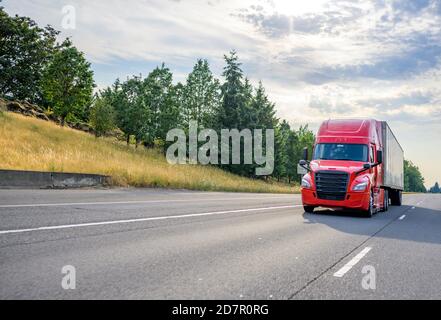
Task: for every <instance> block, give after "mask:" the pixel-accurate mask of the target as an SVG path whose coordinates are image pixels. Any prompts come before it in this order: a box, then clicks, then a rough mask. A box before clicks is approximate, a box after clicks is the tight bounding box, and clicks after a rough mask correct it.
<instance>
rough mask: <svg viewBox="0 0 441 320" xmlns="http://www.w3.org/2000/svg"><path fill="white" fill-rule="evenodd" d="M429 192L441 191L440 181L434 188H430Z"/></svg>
mask: <svg viewBox="0 0 441 320" xmlns="http://www.w3.org/2000/svg"><path fill="white" fill-rule="evenodd" d="M429 192H430V193H441V189H440V187H439V183H438V182H436V183H435V185H434V186H433V187H432V188H430V190H429Z"/></svg>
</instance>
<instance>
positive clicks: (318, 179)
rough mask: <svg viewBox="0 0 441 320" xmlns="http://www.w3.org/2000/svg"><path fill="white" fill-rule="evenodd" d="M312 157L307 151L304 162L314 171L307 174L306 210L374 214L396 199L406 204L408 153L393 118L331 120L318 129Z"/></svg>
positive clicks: (304, 197) (303, 183)
mask: <svg viewBox="0 0 441 320" xmlns="http://www.w3.org/2000/svg"><path fill="white" fill-rule="evenodd" d="M391 145H392V146H391ZM397 146H398V148H397ZM393 153H396V154H393ZM308 158H309V155H308V152H307V150H306V151H305V154H304V160H302V161H300V165H301V166H302V167H304V168H305V169H307V171H308V173H307V174H306V175H305V176H304V177H303V179H302V201H303V205H304V208H305V211H306V212H308V213H312V212H313V211H314V209H315V208H316V207H326V208H338V209H350V210H356V211H360V212H362V213H363V214H364V215H366V216H368V217H372V216H373V214H375V213H376V212H378V211H387V210H388V208H389V203H390V200H392V204H394V205H401V194H402V190H403V184H404V173H403V160H404V156H403V151H402V148H401V146H399V144H398V141H397V140H396V139H395V136H394V135H393V133H392V131H391V130H390V129H389V126H388V125H387V123H385V122H381V121H377V120H373V119H366V120H328V121H325V122H324V123H323V124H322V125H321V127H320V129H319V131H318V134H317V138H316V141H315V144H314V148H313V154H312V160H311V161H308ZM400 161H401V162H400ZM397 175H398V177H397ZM391 181H392V182H391Z"/></svg>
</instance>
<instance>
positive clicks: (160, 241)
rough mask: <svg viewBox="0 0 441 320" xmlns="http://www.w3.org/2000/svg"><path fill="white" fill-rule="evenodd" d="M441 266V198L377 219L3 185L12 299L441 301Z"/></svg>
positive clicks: (250, 200) (272, 204) (195, 197)
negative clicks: (68, 279)
mask: <svg viewBox="0 0 441 320" xmlns="http://www.w3.org/2000/svg"><path fill="white" fill-rule="evenodd" d="M67 265H71V266H74V267H75V278H76V279H75V289H74V290H65V289H63V287H62V285H61V284H62V279H63V277H65V275H64V274H62V268H63V267H64V266H67ZM440 266H441V196H437V195H406V196H405V198H404V205H403V206H402V207H392V208H391V210H390V211H389V212H388V213H380V214H378V215H376V216H375V217H374V218H372V219H366V218H361V217H359V216H357V215H354V214H352V215H351V214H348V213H341V212H332V211H322V212H320V213H318V214H317V213H316V214H305V213H304V212H303V209H302V207H301V206H300V197H299V196H298V195H261V194H229V193H201V192H188V191H164V190H122V189H121V190H120V189H116V190H0V299H233V300H235V299H247V300H248V299H441V275H440V270H441V267H440ZM363 271H365V273H363ZM70 275H72V274H70ZM363 283H364V285H363ZM366 283H367V284H368V285H366Z"/></svg>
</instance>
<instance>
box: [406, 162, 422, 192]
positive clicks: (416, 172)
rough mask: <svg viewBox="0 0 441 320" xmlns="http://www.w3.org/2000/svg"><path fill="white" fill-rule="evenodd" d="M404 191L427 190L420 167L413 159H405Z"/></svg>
mask: <svg viewBox="0 0 441 320" xmlns="http://www.w3.org/2000/svg"><path fill="white" fill-rule="evenodd" d="M404 191H407V192H426V191H427V190H426V187H425V186H424V178H423V176H422V174H421V172H420V169H419V168H418V167H417V166H416V165H414V164H413V163H412V162H411V161H408V160H404Z"/></svg>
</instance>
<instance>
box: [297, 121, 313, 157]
mask: <svg viewBox="0 0 441 320" xmlns="http://www.w3.org/2000/svg"><path fill="white" fill-rule="evenodd" d="M296 134H297V140H298V143H297V150H296V158H295V163H296V165H297V163H299V161H300V160H301V159H302V157H303V149H304V148H308V151H309V152H308V153H309V155H310V157H311V155H312V149H313V146H314V141H315V135H314V132H312V131H311V130H310V129H309V127H308V125H304V126H300V128H299V129H298V130H297V131H296Z"/></svg>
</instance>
